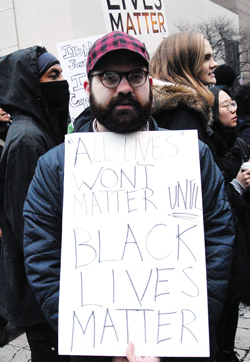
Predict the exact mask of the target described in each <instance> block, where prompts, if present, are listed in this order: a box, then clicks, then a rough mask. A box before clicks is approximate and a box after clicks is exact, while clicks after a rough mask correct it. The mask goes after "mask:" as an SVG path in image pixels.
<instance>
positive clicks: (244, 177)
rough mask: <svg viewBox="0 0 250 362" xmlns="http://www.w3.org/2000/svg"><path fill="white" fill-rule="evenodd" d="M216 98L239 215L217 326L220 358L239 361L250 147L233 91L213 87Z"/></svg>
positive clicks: (223, 164) (217, 145) (217, 149)
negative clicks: (242, 132)
mask: <svg viewBox="0 0 250 362" xmlns="http://www.w3.org/2000/svg"><path fill="white" fill-rule="evenodd" d="M211 91H212V93H213V94H214V97H215V100H214V105H213V107H212V110H213V115H214V116H213V124H212V129H213V131H214V134H213V136H212V140H213V146H212V147H211V150H212V153H213V156H214V159H215V162H216V163H217V165H218V166H219V168H220V170H221V172H222V174H223V176H224V179H225V185H226V193H227V196H228V199H229V202H230V205H231V208H232V211H233V214H234V217H235V245H234V254H233V262H232V267H231V272H230V278H229V287H228V291H227V295H226V300H225V303H224V307H223V311H222V315H221V318H220V320H219V323H218V327H217V349H218V355H217V361H218V362H238V358H237V356H236V355H235V352H234V340H235V334H236V330H237V323H238V309H239V304H240V302H243V303H245V304H247V305H250V250H249V245H250V237H249V235H250V225H249V217H250V191H249V190H250V170H247V171H242V170H241V165H242V163H243V162H245V161H248V160H249V158H250V147H249V146H248V145H247V144H246V143H245V142H244V141H243V140H242V139H240V138H239V137H238V134H239V124H238V120H237V115H236V110H237V103H236V102H235V101H234V100H232V99H231V97H230V93H229V91H228V93H226V92H225V91H223V90H221V89H220V88H217V87H214V88H211Z"/></svg>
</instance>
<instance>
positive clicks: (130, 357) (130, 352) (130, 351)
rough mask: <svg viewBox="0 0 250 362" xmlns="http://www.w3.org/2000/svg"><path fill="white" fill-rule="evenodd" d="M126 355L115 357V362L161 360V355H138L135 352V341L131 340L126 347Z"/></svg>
mask: <svg viewBox="0 0 250 362" xmlns="http://www.w3.org/2000/svg"><path fill="white" fill-rule="evenodd" d="M126 356H127V358H126V357H115V358H113V362H127V361H128V362H160V360H161V359H160V358H159V357H137V356H135V353H134V345H133V342H129V344H128V346H127V349H126Z"/></svg>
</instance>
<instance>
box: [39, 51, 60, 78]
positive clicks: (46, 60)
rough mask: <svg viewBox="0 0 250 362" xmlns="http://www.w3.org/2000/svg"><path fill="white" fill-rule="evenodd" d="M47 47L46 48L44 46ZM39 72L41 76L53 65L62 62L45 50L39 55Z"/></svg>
mask: <svg viewBox="0 0 250 362" xmlns="http://www.w3.org/2000/svg"><path fill="white" fill-rule="evenodd" d="M44 49H45V48H44ZM37 64H38V74H39V78H41V77H42V76H43V75H44V74H45V73H46V72H47V70H48V69H49V68H50V67H52V65H55V64H60V62H59V60H58V59H57V58H56V57H55V56H54V55H53V54H51V53H49V52H47V50H45V51H44V52H42V53H40V54H38V56H37Z"/></svg>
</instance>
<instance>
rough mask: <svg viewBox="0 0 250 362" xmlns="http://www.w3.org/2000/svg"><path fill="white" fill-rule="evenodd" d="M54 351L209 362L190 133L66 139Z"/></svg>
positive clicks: (197, 170) (200, 222) (195, 152)
mask: <svg viewBox="0 0 250 362" xmlns="http://www.w3.org/2000/svg"><path fill="white" fill-rule="evenodd" d="M65 151H66V154H65V177H64V208H63V236H62V261H61V283H60V303H59V352H60V354H66V355H71V354H72V355H101V356H104V355H110V356H122V355H124V354H125V350H126V346H127V343H128V342H129V341H132V342H133V343H134V345H135V353H136V355H140V356H143V355H144V356H145V355H146V356H187V357H188V356H195V357H198V356H203V357H204V356H208V355H209V337H208V316H207V289H206V267H205V251H204V231H203V213H202V195H201V183H200V168H199V152H198V139H197V133H196V131H159V132H156V131H154V132H136V133H133V134H131V135H119V134H114V133H105V132H103V133H76V134H71V135H68V136H66V140H65Z"/></svg>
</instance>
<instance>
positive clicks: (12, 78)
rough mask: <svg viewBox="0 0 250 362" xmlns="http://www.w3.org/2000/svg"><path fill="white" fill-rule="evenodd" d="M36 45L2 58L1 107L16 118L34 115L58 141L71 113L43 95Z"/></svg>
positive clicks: (42, 126) (64, 131)
mask: <svg viewBox="0 0 250 362" xmlns="http://www.w3.org/2000/svg"><path fill="white" fill-rule="evenodd" d="M38 50H39V46H34V47H30V48H26V49H22V50H18V51H16V52H14V53H11V54H8V55H6V56H4V57H2V58H0V107H1V108H3V109H4V110H5V111H6V112H8V113H10V114H11V116H12V118H13V121H15V118H16V117H18V116H20V115H22V116H28V117H30V118H32V120H33V121H34V122H35V123H37V124H38V125H39V126H40V127H41V128H42V129H43V130H44V131H45V132H46V133H47V134H48V135H49V136H50V137H51V138H52V139H53V141H54V143H55V145H56V144H59V143H61V142H63V140H64V135H65V133H66V131H67V119H68V113H67V112H64V113H65V114H64V113H63V117H62V116H61V114H62V113H61V114H60V112H58V111H57V110H54V109H52V108H50V107H49V106H48V104H47V102H46V100H45V98H44V97H43V95H42V89H41V86H40V78H39V73H38V62H37V52H38Z"/></svg>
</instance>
